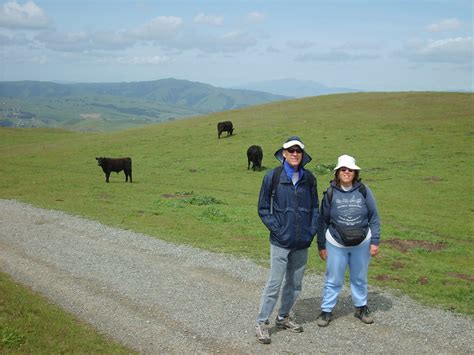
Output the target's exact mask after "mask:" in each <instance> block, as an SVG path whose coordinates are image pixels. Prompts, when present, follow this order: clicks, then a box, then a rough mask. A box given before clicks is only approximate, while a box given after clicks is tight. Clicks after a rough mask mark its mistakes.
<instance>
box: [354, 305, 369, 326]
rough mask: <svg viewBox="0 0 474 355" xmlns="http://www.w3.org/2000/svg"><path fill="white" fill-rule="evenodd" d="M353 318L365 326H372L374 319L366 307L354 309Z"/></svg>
mask: <svg viewBox="0 0 474 355" xmlns="http://www.w3.org/2000/svg"><path fill="white" fill-rule="evenodd" d="M354 316H355V317H356V318H359V319H360V320H361V321H362V322H364V323H365V324H372V323H373V322H374V319H373V318H372V317H371V316H370V311H369V307H367V306H362V307H356V312H355V313H354Z"/></svg>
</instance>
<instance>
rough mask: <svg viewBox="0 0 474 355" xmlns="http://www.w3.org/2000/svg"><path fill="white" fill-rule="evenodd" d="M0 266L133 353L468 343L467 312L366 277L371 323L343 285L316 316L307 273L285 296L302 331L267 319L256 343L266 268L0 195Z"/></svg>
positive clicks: (444, 348)
mask: <svg viewBox="0 0 474 355" xmlns="http://www.w3.org/2000/svg"><path fill="white" fill-rule="evenodd" d="M0 270H1V271H2V272H6V273H8V274H10V275H12V277H13V278H14V279H16V280H17V281H19V282H21V283H23V284H25V285H28V286H30V287H32V288H33V289H34V290H36V291H38V292H40V293H42V294H44V295H45V296H46V297H47V298H49V299H50V300H52V302H54V303H55V304H57V305H59V306H60V307H62V308H63V309H65V310H67V311H68V312H71V313H73V314H75V315H76V316H77V317H79V318H80V319H82V320H84V321H86V322H88V323H90V324H92V325H93V326H94V327H96V328H97V329H98V330H99V331H100V332H102V333H104V334H106V335H108V336H110V337H112V338H114V339H116V340H117V341H119V342H121V343H123V344H125V345H127V346H129V347H130V348H133V349H135V350H137V351H139V352H141V353H150V354H152V353H195V352H203V353H218V352H219V353H239V354H246V353H248V354H251V353H258V352H269V353H334V354H336V353H339V354H340V353H348V352H352V353H354V352H355V353H404V354H406V353H410V354H413V353H417V354H419V353H436V354H439V353H450V354H452V353H465V354H472V353H474V344H473V341H472V335H473V334H474V332H473V320H472V319H470V318H468V317H464V316H459V315H454V314H452V313H449V312H446V311H442V310H439V309H433V308H428V307H424V306H421V305H419V304H417V303H416V302H414V301H412V300H411V299H409V298H408V297H405V296H401V297H400V296H396V295H394V294H392V293H390V292H387V291H382V290H379V289H376V288H374V287H369V289H370V295H369V306H370V307H371V310H372V312H373V316H374V318H375V323H374V324H372V325H365V324H363V323H362V322H360V321H359V320H358V319H356V318H355V317H354V316H353V308H352V305H351V300H350V295H349V294H348V290H347V288H345V289H344V291H343V294H342V295H341V298H340V300H339V303H338V305H337V309H336V310H335V317H336V319H335V320H334V321H333V322H332V323H331V324H330V325H329V326H328V327H326V328H319V327H318V326H317V324H316V318H317V316H318V314H319V305H320V301H321V299H320V295H321V290H322V279H321V277H319V276H313V275H311V276H306V277H305V280H304V287H303V292H302V294H301V296H300V299H299V301H298V302H297V304H296V306H295V315H296V317H297V320H298V321H299V322H300V323H302V325H303V327H304V332H303V333H301V334H294V333H290V332H288V331H282V330H278V329H276V328H272V329H271V333H272V343H271V344H270V345H262V344H258V343H257V342H256V340H255V334H254V319H255V316H256V314H257V311H258V303H259V300H260V293H261V291H262V288H263V286H264V284H265V281H266V278H267V273H268V270H267V269H265V268H262V267H259V266H257V265H255V264H254V263H252V262H250V261H247V260H242V259H238V258H234V257H230V256H225V255H220V254H213V253H210V252H206V251H202V250H198V249H193V248H190V247H186V246H176V245H173V244H170V243H166V242H163V241H161V240H158V239H155V238H151V237H148V236H145V235H142V234H139V233H134V232H130V231H126V230H120V229H116V228H111V227H107V226H104V225H101V224H99V223H97V222H94V221H89V220H86V219H83V218H78V217H75V216H70V215H67V214H64V213H62V212H58V211H50V210H44V209H39V208H35V207H32V206H30V205H27V204H23V203H19V202H16V201H11V200H0ZM272 320H273V319H272Z"/></svg>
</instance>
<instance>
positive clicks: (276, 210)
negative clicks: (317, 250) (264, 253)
mask: <svg viewBox="0 0 474 355" xmlns="http://www.w3.org/2000/svg"><path fill="white" fill-rule="evenodd" d="M283 164H284V167H285V169H284V170H283V171H282V173H281V175H280V181H279V183H278V185H277V187H276V191H275V197H274V201H273V214H270V197H271V189H272V178H273V174H274V173H275V170H272V171H270V172H269V173H267V174H266V175H265V177H264V178H263V182H262V187H261V189H260V195H259V199H258V215H259V216H260V218H261V219H262V222H263V224H265V226H266V227H267V228H268V230H269V231H270V243H272V244H274V245H276V246H279V247H281V248H285V249H290V250H299V249H305V248H308V247H309V246H310V245H311V242H312V241H313V238H314V236H315V235H316V232H317V230H318V223H319V202H318V201H319V199H318V192H317V184H316V178H315V180H314V181H315V184H314V186H312V187H310V184H309V182H308V176H309V174H311V173H310V172H309V171H306V170H304V169H303V168H301V169H300V180H299V181H298V183H297V184H296V185H293V183H292V182H291V179H290V177H289V176H288V168H289V166H288V164H287V163H286V162H284V163H283ZM290 169H291V168H290Z"/></svg>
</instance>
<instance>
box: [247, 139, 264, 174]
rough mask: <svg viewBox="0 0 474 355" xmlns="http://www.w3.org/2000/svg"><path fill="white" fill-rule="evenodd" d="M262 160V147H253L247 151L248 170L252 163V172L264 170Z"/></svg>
mask: <svg viewBox="0 0 474 355" xmlns="http://www.w3.org/2000/svg"><path fill="white" fill-rule="evenodd" d="M262 159H263V150H262V147H260V146H259V145H251V146H250V147H249V149H247V160H248V165H247V170H249V169H250V162H252V170H253V171H255V169H258V171H261V170H262Z"/></svg>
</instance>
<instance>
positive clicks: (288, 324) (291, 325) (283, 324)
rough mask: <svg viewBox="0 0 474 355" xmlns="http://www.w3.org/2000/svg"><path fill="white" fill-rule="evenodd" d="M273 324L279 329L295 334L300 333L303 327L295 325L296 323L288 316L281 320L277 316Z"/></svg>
mask: <svg viewBox="0 0 474 355" xmlns="http://www.w3.org/2000/svg"><path fill="white" fill-rule="evenodd" d="M275 324H276V325H277V326H278V327H280V328H285V329H288V330H290V331H292V332H295V333H301V332H302V331H303V327H302V326H301V325H299V324H298V323H296V321H295V320H294V319H293V318H291V317H290V316H286V317H284V318H282V319H280V317H279V316H277V318H276V321H275Z"/></svg>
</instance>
